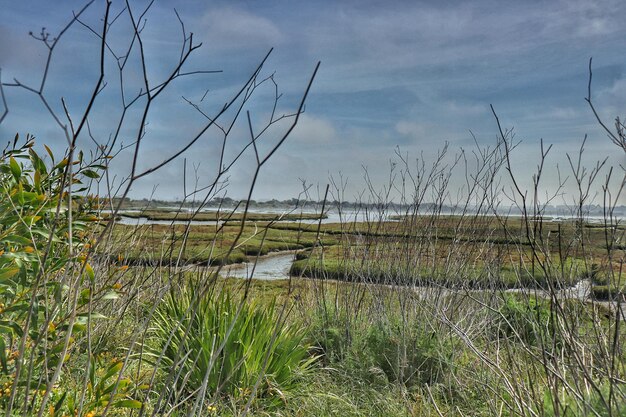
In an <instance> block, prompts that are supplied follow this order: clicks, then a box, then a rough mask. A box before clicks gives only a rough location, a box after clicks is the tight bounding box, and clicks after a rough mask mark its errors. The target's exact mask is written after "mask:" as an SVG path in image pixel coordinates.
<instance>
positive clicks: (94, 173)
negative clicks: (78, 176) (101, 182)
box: [83, 169, 100, 178]
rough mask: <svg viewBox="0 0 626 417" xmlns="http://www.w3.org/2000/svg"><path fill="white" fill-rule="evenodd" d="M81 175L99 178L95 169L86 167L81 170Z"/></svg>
mask: <svg viewBox="0 0 626 417" xmlns="http://www.w3.org/2000/svg"><path fill="white" fill-rule="evenodd" d="M83 175H84V176H86V177H89V178H100V174H98V173H97V172H96V171H92V170H90V169H86V170H84V171H83Z"/></svg>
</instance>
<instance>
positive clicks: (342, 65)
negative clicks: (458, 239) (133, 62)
mask: <svg viewBox="0 0 626 417" xmlns="http://www.w3.org/2000/svg"><path fill="white" fill-rule="evenodd" d="M102 3H103V2H100V1H96V3H95V4H94V5H93V6H92V7H91V8H90V9H89V10H88V11H87V13H86V14H85V20H86V21H88V22H90V23H93V24H98V19H99V18H100V17H101V14H102V10H103V7H102ZM0 4H1V6H2V7H1V10H2V15H1V18H0V68H1V69H2V80H3V81H4V82H8V81H10V80H11V79H12V78H13V77H18V78H19V79H20V80H21V81H23V82H25V83H32V84H37V83H38V80H39V77H40V76H41V68H42V60H43V57H44V56H45V50H43V49H42V46H41V45H40V44H38V43H37V42H36V41H34V40H32V39H30V38H29V37H28V31H29V30H33V31H35V32H38V31H39V28H40V27H41V26H45V27H47V28H48V30H49V31H50V32H51V33H53V34H54V33H56V32H57V31H58V29H59V28H60V27H62V26H63V24H64V23H65V22H67V21H68V19H70V18H71V13H72V10H78V9H79V8H80V6H81V4H82V2H76V1H55V2H49V1H47V2H44V1H28V2H26V1H24V2H15V1H9V0H1V1H0ZM132 4H133V5H134V6H136V7H137V9H136V10H138V9H140V7H141V5H142V4H144V2H142V1H136V2H132ZM119 8H120V2H118V1H114V2H113V9H114V10H119ZM174 9H176V10H177V11H178V12H179V14H180V16H181V18H182V19H183V20H184V22H185V24H186V28H187V30H188V31H192V32H193V33H194V36H195V38H196V40H197V41H201V42H203V47H202V48H201V49H200V50H198V51H197V53H196V54H195V55H194V56H193V58H192V59H190V61H189V62H188V66H187V69H188V70H196V69H209V70H217V69H219V70H223V71H224V72H223V73H220V74H211V75H200V76H195V77H188V78H185V79H181V80H179V81H177V82H176V84H174V85H173V86H172V88H171V90H170V92H169V94H168V95H165V96H164V97H163V99H162V100H160V101H159V102H157V103H155V105H154V107H153V111H152V113H151V114H150V116H149V118H148V123H149V124H148V127H147V133H146V137H145V141H144V144H143V145H142V151H141V156H140V165H141V166H142V167H148V166H150V165H151V164H153V163H155V162H156V161H159V160H161V159H162V158H163V156H164V155H165V154H167V153H168V152H172V151H174V150H175V149H177V147H178V146H180V143H181V141H182V140H183V139H184V138H186V137H189V136H190V135H191V134H193V133H194V132H196V131H197V130H198V128H199V127H200V126H201V125H202V124H203V122H204V120H203V118H202V117H201V116H200V115H199V114H198V113H197V112H195V111H194V110H193V109H192V108H191V107H190V106H189V105H188V104H186V103H185V102H184V101H183V100H182V99H181V96H183V95H184V96H185V97H188V98H190V99H192V100H195V101H199V100H200V99H201V98H202V97H203V96H204V94H205V92H206V91H207V90H208V91H209V93H208V94H207V95H206V97H205V100H204V101H203V102H202V103H201V104H202V108H203V109H204V110H206V111H208V112H209V113H210V114H213V113H214V112H215V111H216V109H218V108H219V107H220V106H221V105H223V103H224V101H225V100H226V99H227V98H228V97H229V96H231V95H232V94H233V93H234V92H235V91H236V90H237V88H238V87H239V86H240V85H241V84H242V83H243V82H244V80H245V79H246V78H247V77H248V76H249V74H250V72H251V71H253V70H254V68H255V67H256V65H257V64H258V63H259V61H260V59H261V58H262V57H263V56H264V55H265V53H266V52H267V50H268V49H269V48H271V47H273V48H274V52H273V53H272V55H271V56H270V59H269V61H268V63H267V64H266V66H265V67H264V72H263V74H265V75H268V74H271V73H273V72H275V74H276V75H275V79H276V81H277V82H278V84H279V88H280V90H281V92H282V94H283V96H282V98H281V100H280V102H279V105H278V111H279V113H283V112H284V113H289V112H291V111H293V110H294V109H295V106H296V105H297V103H298V101H299V99H300V96H301V94H302V91H303V90H304V87H305V86H306V83H307V81H308V78H309V76H310V74H311V72H312V70H313V68H314V66H315V64H316V62H317V61H318V60H319V61H321V62H322V64H321V68H320V71H319V73H318V76H317V78H316V80H315V83H314V85H313V88H312V91H311V94H310V96H309V100H308V102H307V106H306V112H305V113H304V115H303V117H302V118H301V122H300V124H299V125H298V126H297V128H296V130H295V131H294V132H293V134H292V136H291V137H290V138H289V139H288V141H287V142H286V143H285V145H284V146H283V147H282V148H281V149H280V150H279V151H278V152H277V153H276V154H275V156H274V157H273V158H272V160H271V161H270V163H269V164H268V165H267V166H266V167H264V170H263V171H262V174H261V176H260V178H259V184H258V186H257V189H256V191H255V193H254V198H258V199H268V198H272V197H276V198H290V197H295V196H297V194H298V192H299V191H300V189H301V180H305V181H306V182H307V183H310V184H313V185H314V187H313V189H316V187H317V185H319V187H320V188H323V187H324V186H325V184H326V183H327V182H328V179H329V176H333V177H334V178H335V179H337V178H339V177H340V176H341V177H342V178H346V179H347V182H348V185H347V187H346V193H345V197H346V198H347V199H354V197H355V196H356V195H358V193H359V190H361V189H362V188H363V186H364V184H363V171H364V168H366V169H367V171H368V173H369V174H370V176H371V178H372V179H373V181H374V182H375V184H382V183H383V182H384V179H385V178H386V177H387V176H388V170H389V164H390V160H392V159H393V158H394V150H395V149H396V147H399V148H400V149H401V151H402V152H404V153H408V154H409V157H413V158H416V157H418V156H420V155H423V156H424V158H426V159H427V160H430V158H432V157H433V155H434V154H435V153H436V150H437V149H438V148H441V147H442V146H443V145H444V143H445V142H449V143H450V149H451V152H452V153H453V152H456V151H458V150H459V149H461V148H462V149H465V150H466V151H471V150H472V149H473V147H474V146H475V145H474V140H473V138H472V135H471V134H470V131H471V132H472V133H473V134H474V135H475V137H476V139H477V141H478V142H479V143H480V144H481V145H483V146H488V145H493V144H494V143H495V137H496V134H497V130H496V125H495V121H494V118H493V116H492V115H491V112H490V110H489V105H490V104H493V105H494V107H495V108H496V110H497V112H498V113H499V116H500V117H501V120H502V122H503V125H504V126H505V127H514V130H515V132H516V138H517V139H519V140H522V141H523V142H522V144H521V145H520V146H519V147H518V148H517V149H516V154H515V164H516V165H515V166H514V168H515V169H516V173H518V175H519V176H520V178H522V183H523V184H524V185H525V186H526V187H528V186H529V185H530V181H531V179H530V178H531V170H532V169H533V168H534V167H535V166H536V164H537V163H538V158H537V157H538V155H539V145H538V144H539V141H540V139H543V140H544V142H546V143H549V144H553V145H554V148H553V151H552V154H551V155H550V159H549V168H550V169H551V171H549V172H548V175H547V177H546V187H547V188H548V189H549V188H550V187H553V186H554V184H555V183H556V170H555V167H556V166H557V165H559V166H560V168H561V171H562V172H565V171H566V170H567V167H566V164H567V160H566V158H565V154H566V153H572V154H573V153H576V152H577V150H578V147H579V146H580V143H581V141H582V138H583V137H584V135H585V134H588V135H589V137H588V141H587V146H586V151H585V154H584V159H585V161H586V163H588V164H592V163H593V162H594V161H596V160H598V159H603V158H605V157H607V156H609V164H611V165H615V166H617V165H619V164H622V165H624V164H625V162H626V161H625V158H624V155H623V153H622V154H620V153H619V152H617V148H614V147H613V145H611V144H610V143H609V141H608V140H607V138H606V136H605V135H604V134H603V132H602V131H601V130H600V129H599V128H598V126H597V124H596V123H595V122H594V119H593V116H592V114H591V112H590V110H589V108H588V106H587V104H586V103H585V101H584V97H585V96H586V88H587V77H588V71H587V65H588V60H589V58H590V57H593V59H594V87H593V90H594V100H595V102H596V104H597V106H598V108H599V110H600V112H601V114H602V115H603V116H604V117H605V118H606V119H607V121H609V122H610V121H611V120H612V119H613V118H614V117H615V116H617V115H620V114H622V113H623V110H624V104H625V102H626V95H625V94H624V93H626V78H625V74H624V70H625V66H624V65H625V64H626V60H625V59H624V56H626V54H624V52H626V26H625V25H624V24H623V20H622V19H623V16H624V15H625V12H626V3H624V2H623V1H612V0H602V1H589V0H584V1H583V0H581V1H576V0H573V1H525V2H519V1H486V0H481V1H472V2H458V1H421V2H420V1H412V2H409V1H385V2H382V1H337V2H336V1H307V2H296V1H265V2H259V1H212V2H203V1H182V0H180V1H165V0H160V1H159V0H157V1H156V2H155V4H154V6H153V7H152V9H151V10H150V12H149V13H148V15H147V25H146V29H145V31H144V33H143V36H144V39H145V44H146V51H147V56H148V63H149V75H150V77H151V79H152V80H154V82H156V81H158V80H159V79H160V78H162V77H163V76H164V74H166V71H167V69H168V68H171V66H172V64H173V63H174V62H175V60H176V57H177V55H178V53H179V46H180V37H181V35H180V27H179V25H178V21H177V19H176V16H175V14H174ZM126 23H127V22H124V21H120V22H119V24H118V23H116V25H117V26H116V29H117V30H116V31H114V32H112V34H111V40H112V42H113V41H115V42H119V45H123V44H124V42H125V39H127V34H128V32H127V29H125V26H124V25H125V24H126ZM96 47H97V39H95V38H94V37H93V36H92V35H90V34H89V33H88V32H87V31H86V30H85V29H83V28H81V27H80V26H76V27H74V28H72V30H70V31H69V32H68V33H67V35H66V38H64V39H63V42H62V43H61V44H60V46H59V49H58V51H57V53H56V54H55V56H54V60H53V63H52V68H51V72H50V74H51V76H50V80H49V84H48V86H47V89H46V94H47V97H49V99H50V102H51V103H52V105H53V107H54V108H55V109H56V110H57V111H60V97H64V98H65V100H66V101H67V102H68V103H69V106H70V110H72V111H73V112H74V113H76V114H78V113H80V110H81V109H82V108H83V107H84V103H85V100H86V97H88V94H89V92H90V90H91V89H92V88H93V83H94V79H95V77H94V74H95V69H96V65H97V60H96V57H97V49H96ZM107 68H109V69H111V70H112V69H113V67H107ZM130 68H131V71H129V74H128V78H127V80H128V85H129V91H131V90H132V82H134V81H140V77H139V73H138V71H136V67H135V70H133V69H132V68H133V67H132V66H130ZM115 77H116V73H115V72H114V71H110V72H107V81H109V82H110V84H109V86H108V87H107V88H109V87H111V88H109V90H111V91H110V92H109V91H105V92H104V93H103V94H102V96H101V97H99V98H98V101H97V103H96V107H95V109H94V113H93V120H91V123H92V127H93V131H94V135H95V136H96V139H97V140H101V141H106V139H107V137H108V132H109V131H110V130H111V125H112V124H113V123H114V120H115V117H116V114H117V113H116V111H118V110H119V98H118V97H116V94H115V92H116V90H115V88H113V87H114V85H115ZM137 85H139V84H137ZM136 88H138V87H136ZM133 91H136V90H133ZM6 93H7V99H8V101H9V108H10V113H9V116H8V117H7V119H6V120H5V122H4V123H3V124H2V125H0V136H1V137H4V138H6V139H7V140H8V138H12V137H13V135H14V134H15V132H17V131H19V132H22V133H26V132H31V133H34V134H35V135H36V136H37V137H38V138H39V142H40V143H46V144H48V145H49V146H52V147H54V148H56V149H62V146H63V143H64V139H63V136H62V134H61V132H60V131H59V129H58V128H56V127H55V126H54V124H53V123H52V121H51V119H50V117H49V116H48V115H47V114H46V113H45V112H43V111H42V108H41V106H40V104H39V103H38V102H37V100H36V99H35V97H34V96H32V95H29V94H25V92H23V91H18V90H16V89H6ZM258 93H259V94H258V95H257V96H256V98H255V99H254V100H253V101H252V102H251V104H250V107H249V109H250V110H251V112H252V118H253V121H254V123H255V126H261V124H262V120H263V119H264V117H267V115H268V114H269V111H270V110H271V104H272V93H273V90H272V88H262V89H260V90H259V92H258ZM242 121H243V119H242ZM280 127H281V126H278V128H280ZM278 128H277V129H275V130H270V131H269V132H268V136H267V137H265V138H263V143H261V147H262V149H268V148H269V147H271V144H272V143H274V142H272V141H275V140H276V138H277V137H278V136H276V135H277V134H278V133H279V131H280V129H278ZM133 129H135V127H134V126H133V125H132V124H129V125H128V131H124V132H123V133H124V135H123V136H124V138H125V140H126V142H125V143H129V142H131V141H132V139H131V138H132V132H133V131H134V130H133ZM246 129H247V126H246V124H245V123H243V124H240V125H237V126H236V127H235V129H234V130H233V137H232V139H231V142H230V143H232V146H230V145H229V148H228V150H227V155H231V153H232V154H233V155H234V152H235V151H236V149H237V146H240V144H242V143H244V141H245V140H246V138H247V137H246V134H247V130H246ZM217 139H218V135H217V132H209V134H207V135H206V137H203V138H202V139H201V140H200V141H199V143H198V144H197V146H194V148H192V149H191V150H190V151H189V152H187V153H186V154H185V155H184V156H185V157H186V158H187V166H188V167H196V172H197V176H198V177H199V178H198V184H199V186H203V185H205V184H206V183H208V182H209V179H210V178H212V176H213V174H214V172H215V155H216V152H217ZM82 140H83V141H84V146H85V147H88V146H90V145H89V143H90V141H89V139H88V138H86V137H85V138H83V139H82ZM229 152H231V153H229ZM129 160H130V156H129V155H128V153H122V154H121V155H120V156H119V158H118V159H117V160H116V161H115V164H114V166H113V167H112V174H115V175H117V178H118V179H119V178H122V177H123V176H124V174H125V172H126V171H125V169H127V167H128V162H129ZM252 162H253V159H252V154H251V153H248V154H246V156H245V157H244V158H243V159H242V160H241V162H240V163H239V164H237V165H235V166H234V167H233V169H232V170H231V171H230V172H229V182H230V188H229V191H228V193H229V194H228V195H230V196H233V197H243V196H244V195H245V190H246V189H247V187H248V186H249V182H250V175H251V172H252ZM190 171H191V169H190ZM190 175H191V174H190ZM455 181H457V182H458V183H459V184H461V183H462V182H463V179H462V178H456V179H454V180H453V184H452V185H453V186H455V185H456V183H455ZM190 182H193V179H191V178H188V184H189V183H190ZM566 189H570V188H567V187H566ZM154 190H156V191H154ZM153 192H154V193H155V196H156V197H159V198H180V197H181V196H182V161H175V162H174V163H172V164H170V165H168V166H166V167H164V168H163V169H162V170H160V171H158V172H156V173H155V174H153V175H152V176H150V177H147V178H145V179H142V180H141V181H140V182H138V183H137V184H136V185H135V186H134V187H133V190H132V193H131V195H132V196H135V197H146V196H149V195H150V194H152V193H153ZM313 197H317V195H316V193H315V192H314V193H313Z"/></svg>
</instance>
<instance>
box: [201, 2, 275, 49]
mask: <svg viewBox="0 0 626 417" xmlns="http://www.w3.org/2000/svg"><path fill="white" fill-rule="evenodd" d="M200 26H201V28H202V29H201V33H199V35H201V37H202V38H203V40H204V41H205V45H207V47H208V48H211V49H232V48H250V47H259V46H268V47H271V46H276V45H278V44H280V43H281V42H282V41H283V40H284V35H283V34H282V33H281V31H280V29H279V28H278V27H277V26H276V25H275V24H274V23H273V22H272V21H270V20H269V19H266V18H264V17H261V16H257V15H255V14H252V13H250V12H247V11H245V10H240V9H234V8H221V9H220V8H213V7H211V8H210V9H209V10H208V11H207V13H206V14H205V15H204V16H203V17H202V20H201V22H200Z"/></svg>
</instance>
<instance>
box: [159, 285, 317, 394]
mask: <svg viewBox="0 0 626 417" xmlns="http://www.w3.org/2000/svg"><path fill="white" fill-rule="evenodd" d="M240 305H241V310H240V311H239V312H238V308H239V306H240ZM190 306H194V307H192V308H190ZM194 308H195V312H193V310H194ZM278 320H279V317H278V314H277V312H276V311H275V304H274V302H273V301H272V302H271V303H270V304H269V305H260V304H258V303H255V302H247V301H244V302H243V304H240V302H238V301H235V300H234V299H233V298H232V297H231V295H230V294H229V293H227V292H226V290H224V291H222V292H220V294H219V295H214V294H212V295H208V296H205V297H203V298H202V299H200V300H198V299H197V296H196V295H194V292H193V291H192V290H190V289H183V290H181V291H179V292H172V293H171V294H170V295H169V296H168V297H167V298H166V299H165V300H164V301H163V303H162V305H161V307H160V308H159V310H158V313H157V316H156V318H155V321H154V328H153V330H152V342H153V345H152V347H151V348H150V352H151V354H152V355H153V357H158V356H159V355H160V354H161V352H164V358H163V359H162V360H161V361H160V364H159V365H160V366H161V367H162V368H163V369H164V370H165V371H166V372H180V375H181V378H179V380H178V381H176V382H175V383H174V385H173V387H172V388H173V389H176V390H182V391H184V392H187V393H191V392H193V391H195V390H196V389H198V388H199V387H201V386H202V385H203V382H204V381H205V377H207V385H206V386H207V389H206V395H207V396H221V397H228V398H230V399H234V400H237V399H238V398H247V396H248V395H249V394H250V393H251V392H252V389H253V387H254V385H255V383H256V382H257V379H258V378H259V377H260V378H261V383H260V385H259V389H258V391H257V396H258V397H263V398H266V399H270V400H271V399H272V398H273V399H278V398H280V397H282V396H283V394H284V393H286V392H287V391H289V390H291V389H292V388H294V387H295V386H296V384H297V381H298V377H299V376H300V375H302V374H303V373H305V372H306V371H307V370H308V369H309V366H310V365H311V363H312V362H313V359H311V358H309V357H308V346H307V345H306V344H305V343H303V335H304V333H303V331H302V329H301V328H300V327H298V326H294V325H289V324H283V323H279V321H278ZM231 326H232V330H231V331H230V333H229V329H231ZM170 337H171V341H170V342H169V343H168V340H169V339H170ZM222 344H223V345H224V347H223V349H222V350H220V349H219V348H220V346H221V345H222ZM181 358H185V359H184V360H182V363H181V364H180V365H179V366H177V365H176V364H177V361H180V360H181ZM266 358H267V364H266V367H265V368H264V362H265V360H266ZM270 402H271V401H270Z"/></svg>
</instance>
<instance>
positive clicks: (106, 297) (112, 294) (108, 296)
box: [102, 290, 120, 300]
mask: <svg viewBox="0 0 626 417" xmlns="http://www.w3.org/2000/svg"><path fill="white" fill-rule="evenodd" d="M118 298H120V295H119V294H118V293H116V292H115V291H113V290H111V291H109V292H107V293H106V294H104V295H103V296H102V299H103V300H117V299H118Z"/></svg>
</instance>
